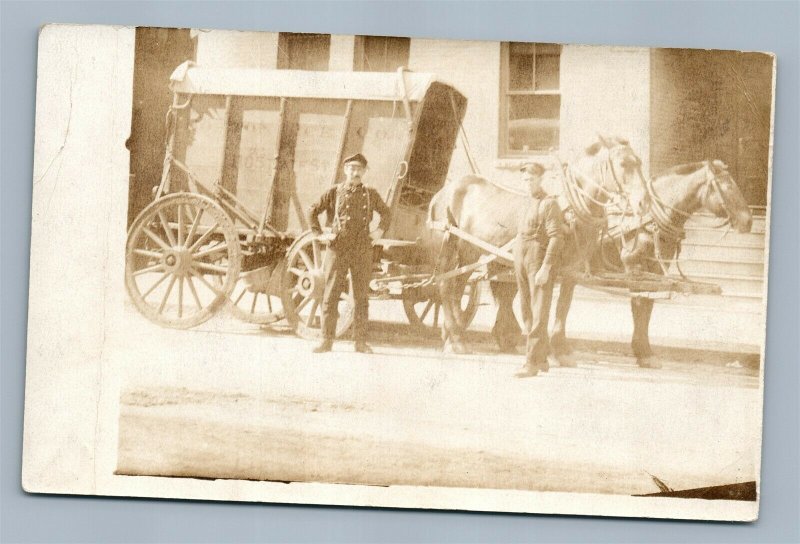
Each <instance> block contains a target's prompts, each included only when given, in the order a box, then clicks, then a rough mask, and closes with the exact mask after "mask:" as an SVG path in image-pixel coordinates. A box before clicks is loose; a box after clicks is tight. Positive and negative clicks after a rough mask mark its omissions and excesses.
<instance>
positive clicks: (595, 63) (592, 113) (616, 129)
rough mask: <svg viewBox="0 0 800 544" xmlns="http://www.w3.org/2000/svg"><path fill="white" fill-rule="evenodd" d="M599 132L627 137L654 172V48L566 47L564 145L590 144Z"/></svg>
mask: <svg viewBox="0 0 800 544" xmlns="http://www.w3.org/2000/svg"><path fill="white" fill-rule="evenodd" d="M598 132H599V133H601V134H613V135H618V136H622V137H625V138H627V139H628V140H629V141H630V142H631V146H632V147H633V150H634V151H636V153H637V154H638V155H639V157H641V159H642V161H643V162H644V166H643V170H644V171H645V172H648V171H649V160H650V50H649V49H645V48H631V47H597V46H575V45H566V46H564V48H563V50H562V53H561V137H560V148H561V150H562V151H564V152H570V151H571V150H573V149H577V148H579V147H581V146H584V145H587V144H588V143H591V142H592V141H594V140H595V139H596V134H597V133H598Z"/></svg>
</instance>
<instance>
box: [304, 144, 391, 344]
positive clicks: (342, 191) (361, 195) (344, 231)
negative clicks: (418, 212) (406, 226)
mask: <svg viewBox="0 0 800 544" xmlns="http://www.w3.org/2000/svg"><path fill="white" fill-rule="evenodd" d="M366 170H367V159H366V158H365V157H364V155H362V154H360V153H359V154H357V155H353V156H352V157H348V158H346V159H345V160H344V175H345V181H344V182H342V183H339V184H337V185H335V186H334V187H331V188H330V189H328V190H327V191H326V192H325V193H324V194H323V195H322V196H321V197H320V199H319V200H318V201H317V202H315V203H314V204H313V205H312V206H311V209H310V211H309V214H310V218H309V219H310V221H309V223H310V225H311V230H312V231H313V232H314V233H315V234H317V235H318V236H320V235H322V229H321V228H320V225H319V215H320V214H321V213H322V212H325V214H326V216H327V221H328V223H329V224H331V223H332V238H331V241H330V247H329V248H328V251H327V255H326V257H325V291H324V294H323V296H322V335H323V340H322V343H321V344H319V345H318V346H317V347H316V348H314V353H325V352H327V351H331V349H332V348H333V339H334V337H335V336H336V321H337V320H338V319H339V308H338V306H339V297H340V296H341V294H342V292H343V291H344V290H345V289H346V288H347V273H348V271H349V272H350V275H351V276H352V279H353V298H354V299H355V316H354V323H353V336H354V340H355V349H356V351H357V352H359V353H372V349H371V348H370V347H369V345H368V344H367V325H368V320H369V300H368V297H367V295H368V290H369V281H370V277H371V274H372V238H371V237H370V232H369V224H370V222H371V220H372V215H373V213H374V212H378V214H379V215H380V217H381V221H380V225H379V226H378V233H379V236H378V237H380V236H383V233H384V232H386V229H387V228H388V227H389V221H390V220H391V213H390V210H389V207H388V206H387V205H386V204H385V203H384V202H383V199H382V198H381V196H380V195H379V194H378V191H376V190H375V189H373V188H372V187H367V186H365V185H364V184H363V183H362V178H363V176H364V173H365V172H366Z"/></svg>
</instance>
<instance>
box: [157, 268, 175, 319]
mask: <svg viewBox="0 0 800 544" xmlns="http://www.w3.org/2000/svg"><path fill="white" fill-rule="evenodd" d="M177 278H178V277H177V276H176V275H174V274H172V279H170V280H169V285H167V292H166V293H164V298H162V299H161V305H160V306H159V307H158V313H159V314H161V313H163V312H164V307H165V306H166V305H167V300H168V299H169V295H170V293H172V287H173V286H174V285H175V280H176V279H177Z"/></svg>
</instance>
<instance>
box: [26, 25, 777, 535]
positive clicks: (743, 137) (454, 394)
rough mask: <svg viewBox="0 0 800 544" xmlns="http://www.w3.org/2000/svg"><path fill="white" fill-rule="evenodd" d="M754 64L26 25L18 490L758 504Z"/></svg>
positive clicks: (517, 505) (374, 502)
mask: <svg viewBox="0 0 800 544" xmlns="http://www.w3.org/2000/svg"><path fill="white" fill-rule="evenodd" d="M775 65H776V64H775V57H774V55H772V54H770V53H761V52H738V51H718V50H693V49H649V48H642V47H622V46H611V45H609V46H603V47H600V46H583V45H570V44H555V43H539V42H536V36H531V37H530V42H478V41H450V40H440V39H430V38H426V39H422V38H413V37H412V38H407V37H383V36H339V35H330V34H299V33H284V32H281V33H267V32H263V33H262V32H235V31H217V30H206V29H202V30H201V29H170V28H133V27H110V26H78V25H47V26H44V27H43V28H42V30H41V33H40V37H39V58H38V82H37V102H36V141H35V165H34V179H33V225H32V241H31V261H30V263H31V271H30V302H29V316H28V319H29V321H28V327H29V328H28V361H27V383H26V405H25V435H24V452H23V458H24V459H23V471H22V483H23V487H24V488H25V489H26V490H27V491H29V492H37V493H38V492H41V493H62V494H92V495H118V496H140V497H166V498H191V499H213V500H231V501H262V502H277V503H305V504H329V505H354V506H377V507H399V508H431V509H450V510H483V511H501V512H530V513H559V514H584V515H606V516H630V517H653V518H686V519H709V520H738V521H752V520H755V519H756V518H757V517H758V504H759V492H760V488H759V481H760V463H761V429H762V402H763V376H764V372H765V363H764V341H765V331H766V321H765V319H766V302H767V301H766V292H767V291H766V279H767V264H768V239H769V201H770V183H771V180H770V177H771V174H770V171H771V153H772V122H773V117H774V88H775V87H774V82H775Z"/></svg>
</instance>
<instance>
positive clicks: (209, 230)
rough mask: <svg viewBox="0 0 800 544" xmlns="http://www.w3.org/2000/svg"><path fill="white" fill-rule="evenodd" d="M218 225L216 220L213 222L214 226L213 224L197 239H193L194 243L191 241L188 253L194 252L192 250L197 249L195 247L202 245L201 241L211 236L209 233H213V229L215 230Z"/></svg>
mask: <svg viewBox="0 0 800 544" xmlns="http://www.w3.org/2000/svg"><path fill="white" fill-rule="evenodd" d="M218 227H219V222H216V223H214V226H213V227H211V228H210V229H208V230H207V231H205V232H204V233H203V235H202V236H201V237H200V238H198V239H197V241H195V243H193V244H192V246H191V247H190V248H189V252H190V253H194V252H195V251H196V250H197V248H198V247H200V246H202V245H203V243H204V242H205V241H206V240H208V239H209V238H210V237H211V235H212V234H214V231H215V230H216V229H217V228H218Z"/></svg>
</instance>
